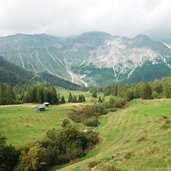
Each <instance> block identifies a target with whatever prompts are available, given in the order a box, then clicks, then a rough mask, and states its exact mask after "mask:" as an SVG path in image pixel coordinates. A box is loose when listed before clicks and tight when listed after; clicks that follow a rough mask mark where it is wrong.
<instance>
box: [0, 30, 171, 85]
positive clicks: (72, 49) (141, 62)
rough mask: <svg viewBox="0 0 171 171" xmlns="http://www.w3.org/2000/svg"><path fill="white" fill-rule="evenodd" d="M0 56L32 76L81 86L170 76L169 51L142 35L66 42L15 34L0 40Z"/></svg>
mask: <svg viewBox="0 0 171 171" xmlns="http://www.w3.org/2000/svg"><path fill="white" fill-rule="evenodd" d="M0 55H2V56H4V57H5V58H6V59H8V60H9V61H11V62H13V63H15V64H17V65H19V66H21V67H23V68H26V69H27V70H30V71H33V72H34V73H39V72H46V73H49V74H51V75H54V76H57V77H60V78H62V79H65V80H68V81H71V82H73V83H77V84H84V85H87V84H89V83H91V84H96V85H97V84H100V85H104V84H110V83H113V82H137V81H145V80H148V81H149V80H153V79H155V78H161V77H163V76H168V75H171V49H169V48H168V47H167V46H165V45H164V44H163V43H161V42H156V41H153V40H151V39H150V38H149V37H148V36H146V35H138V36H136V37H134V38H132V39H131V38H127V37H123V36H112V35H110V34H108V33H104V32H86V33H83V34H81V35H78V36H72V37H67V38H62V37H55V36H49V35H45V34H40V35H24V34H16V35H12V36H7V37H1V38H0Z"/></svg>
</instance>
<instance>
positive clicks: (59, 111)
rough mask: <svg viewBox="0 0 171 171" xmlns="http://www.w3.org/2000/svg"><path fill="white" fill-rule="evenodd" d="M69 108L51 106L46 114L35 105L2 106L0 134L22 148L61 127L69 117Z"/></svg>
mask: <svg viewBox="0 0 171 171" xmlns="http://www.w3.org/2000/svg"><path fill="white" fill-rule="evenodd" d="M68 112H69V110H68V108H65V107H59V106H51V107H49V108H46V111H45V112H38V111H36V110H35V105H30V104H29V105H18V106H4V107H3V106H1V107H0V132H1V134H2V135H4V136H6V138H7V141H8V143H11V144H12V145H14V146H16V147H22V146H25V145H27V144H29V143H33V142H35V141H36V140H39V139H41V138H42V137H44V136H45V134H46V132H47V130H49V129H52V128H57V127H60V125H61V123H62V121H63V120H64V119H65V118H66V117H67V113H68Z"/></svg>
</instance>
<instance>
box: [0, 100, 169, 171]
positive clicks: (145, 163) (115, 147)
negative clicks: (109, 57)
mask: <svg viewBox="0 0 171 171" xmlns="http://www.w3.org/2000/svg"><path fill="white" fill-rule="evenodd" d="M71 106H72V105H71ZM71 106H67V105H66V106H65V105H61V106H51V107H50V108H47V111H46V112H37V111H36V110H35V108H34V104H30V105H29V104H23V105H15V106H6V107H0V133H1V134H2V135H4V136H6V137H7V141H8V143H11V144H12V145H14V146H16V147H23V146H25V145H28V144H30V143H33V142H35V141H36V140H39V139H41V138H42V137H44V136H45V134H46V131H47V130H49V129H52V128H57V127H60V125H61V123H62V121H63V119H65V118H67V117H68V113H69V111H70V110H69V109H70V107H71ZM100 122H101V125H100V127H99V129H98V132H99V136H100V139H101V142H100V143H99V145H97V146H96V147H95V148H94V149H93V150H91V151H90V152H89V153H88V154H87V156H86V157H84V158H82V159H80V160H78V161H73V162H71V163H69V164H67V165H64V166H62V167H60V168H59V167H53V168H51V169H50V171H55V170H61V171H86V170H87V171H88V170H92V171H101V170H103V171H108V170H128V171H170V170H171V100H170V99H161V100H133V101H132V102H130V103H129V105H128V106H127V107H125V108H124V109H121V110H118V111H117V112H110V113H109V114H107V115H104V116H101V117H100Z"/></svg>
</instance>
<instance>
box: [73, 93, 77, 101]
mask: <svg viewBox="0 0 171 171" xmlns="http://www.w3.org/2000/svg"><path fill="white" fill-rule="evenodd" d="M72 102H73V103H77V96H75V95H74V96H73V97H72Z"/></svg>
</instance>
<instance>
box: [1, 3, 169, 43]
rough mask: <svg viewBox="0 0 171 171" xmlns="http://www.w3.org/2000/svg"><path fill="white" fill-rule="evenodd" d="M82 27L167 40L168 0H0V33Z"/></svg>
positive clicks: (54, 31)
mask: <svg viewBox="0 0 171 171" xmlns="http://www.w3.org/2000/svg"><path fill="white" fill-rule="evenodd" d="M86 31H105V32H108V33H111V34H112V35H125V36H128V37H133V36H135V35H137V34H140V33H143V34H147V35H149V36H150V37H151V38H153V39H157V40H160V41H165V42H167V43H171V36H170V35H171V0H0V36H4V35H8V34H15V33H29V34H33V33H47V34H53V35H58V36H69V35H75V34H80V33H82V32H86Z"/></svg>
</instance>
